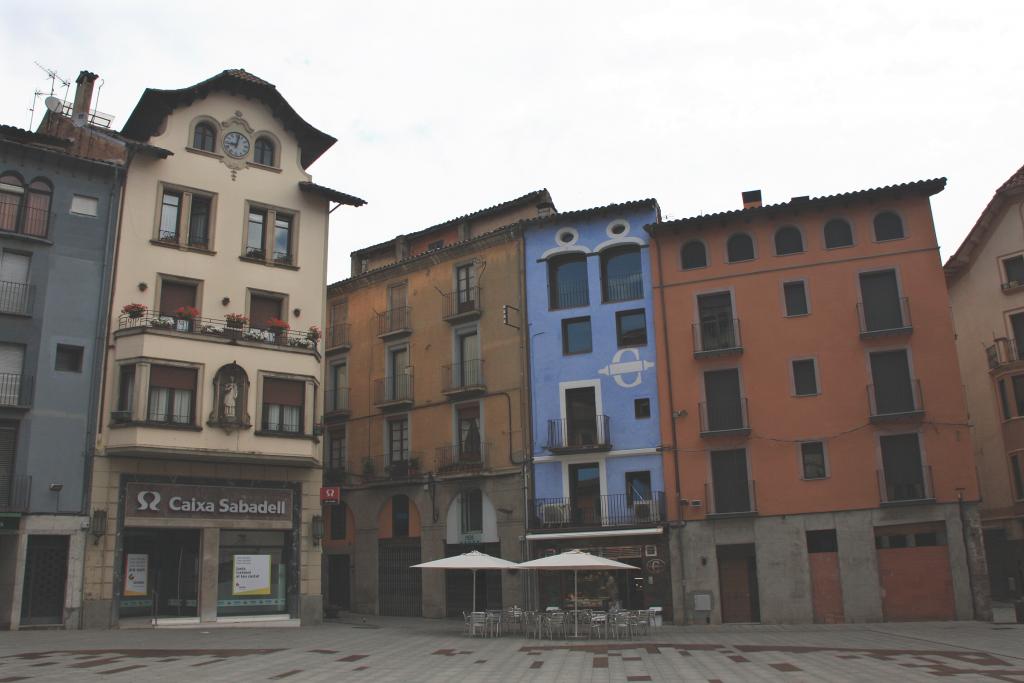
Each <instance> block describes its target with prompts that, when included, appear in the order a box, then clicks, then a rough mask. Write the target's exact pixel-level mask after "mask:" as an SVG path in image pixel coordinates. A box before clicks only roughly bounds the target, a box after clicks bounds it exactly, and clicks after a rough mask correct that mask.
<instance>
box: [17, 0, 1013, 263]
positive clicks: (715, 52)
mask: <svg viewBox="0 0 1024 683" xmlns="http://www.w3.org/2000/svg"><path fill="white" fill-rule="evenodd" d="M1022 20H1024V3H1021V2H1019V0H1018V1H1013V2H1011V1H1006V2H1002V1H995V0H993V1H989V0H975V1H974V2H963V1H962V0H960V1H957V2H948V1H946V0H931V1H928V2H923V1H922V2H918V1H916V0H899V1H898V2H894V1H893V0H885V1H882V2H874V1H868V0H863V1H858V2H843V3H839V2H821V1H820V0H807V1H802V0H770V1H767V0H759V1H750V2H747V1H740V0H717V1H710V2H702V1H697V0H687V1H683V0H679V1H677V2H653V1H652V2H646V1H642V0H637V1H635V2H628V3H627V2H622V1H621V0H616V1H612V2H608V1H605V0H590V1H587V2H563V1H559V0H547V1H546V2H534V1H532V0H517V1H516V2H488V1H486V0H484V1H481V0H477V1H476V2H463V1H461V0H460V1H454V0H452V1H449V0H435V1H434V2H421V1H419V2H404V1H398V0H395V1H389V2H366V1H365V0H364V1H362V2H349V1H348V0H341V1H337V2H332V3H323V4H320V3H316V2H308V1H307V2H294V1H293V2H289V3H281V2H275V3H264V2H249V3H210V2H202V3H200V2H191V1H189V0H178V1H177V2H174V3H148V2H145V3H143V2H134V1H133V2H102V1H100V0H95V1H94V2H90V3H82V2H62V1H60V0H50V1H49V2H47V3H45V5H44V4H43V3H28V2H19V3H13V2H11V3H8V2H3V3H0V56H2V57H3V63H4V65H5V68H4V75H3V79H2V80H0V83H3V87H4V90H5V91H6V95H5V96H4V97H3V98H0V122H2V123H6V124H10V125H17V126H20V127H28V125H29V116H30V113H29V111H28V110H29V107H31V106H32V102H33V92H34V91H35V90H43V91H44V94H49V90H50V81H49V79H48V77H47V76H46V74H45V73H44V72H43V71H42V70H40V69H39V68H38V67H37V66H36V65H35V64H34V62H39V63H40V64H42V65H44V66H45V67H48V68H51V69H54V70H56V71H57V72H58V73H59V74H61V75H62V76H64V77H65V78H69V79H70V80H72V81H73V80H74V78H75V77H76V76H77V74H78V72H79V71H80V70H82V69H88V70H90V71H94V72H96V73H98V74H99V75H100V77H101V78H102V79H103V87H102V89H101V90H100V92H99V102H98V103H96V102H94V105H95V106H97V108H98V109H100V110H101V111H104V112H107V113H111V114H114V115H115V117H116V118H115V122H114V127H115V128H119V126H120V124H123V123H124V121H125V120H126V119H127V118H128V115H129V114H130V113H131V110H132V109H133V108H134V106H135V103H136V102H137V101H138V99H139V97H140V95H141V94H142V91H143V90H144V89H145V88H146V87H154V88H180V87H185V86H188V85H191V84H194V83H197V82H199V81H201V80H204V79H206V78H208V77H210V76H212V75H214V74H216V73H218V72H220V71H221V70H223V69H227V68H244V69H246V70H248V71H250V72H252V73H254V74H256V75H258V76H260V77H261V78H264V79H266V80H268V81H270V82H272V83H274V84H275V85H276V86H277V88H278V90H280V91H281V93H282V94H283V95H284V96H285V98H286V99H288V101H289V102H290V103H291V105H292V106H293V107H294V108H295V109H296V111H298V112H299V113H300V114H301V115H302V116H303V117H304V118H305V119H306V120H307V121H309V122H310V123H311V124H313V125H314V126H316V127H317V128H320V129H321V130H324V131H326V132H328V133H330V134H331V135H333V136H334V137H336V138H338V143H337V144H336V145H335V146H334V147H333V148H331V149H330V150H329V151H328V152H327V153H326V154H325V155H324V156H323V157H321V159H320V160H318V161H317V162H316V163H315V164H313V166H311V167H310V169H309V171H310V172H311V173H312V174H313V177H314V180H315V181H316V182H318V183H320V184H323V185H327V186H329V187H333V188H336V189H339V190H342V191H344V192H348V193H350V194H354V195H356V196H359V197H362V198H363V199H366V200H367V202H368V204H367V205H366V206H363V207H361V208H358V209H352V208H348V207H342V208H340V209H339V210H338V211H335V212H334V214H332V217H331V239H330V253H329V258H328V281H335V280H338V279H342V278H344V277H346V276H347V275H348V271H349V258H348V254H349V252H351V251H353V250H355V249H359V248H361V247H364V246H367V245H370V244H374V243H377V242H381V241H384V240H387V239H390V238H391V237H393V236H395V235H398V234H402V233H407V232H412V231H415V230H419V229H422V228H425V227H429V226H431V225H435V224H437V223H440V222H443V221H445V220H447V219H449V218H454V217H456V216H459V215H462V214H465V213H470V212H472V211H475V210H477V209H480V208H484V207H486V206H491V205H493V204H496V203H499V202H502V201H505V200H507V199H511V198H513V197H517V196H520V195H522V194H525V193H527V192H530V191H532V190H535V189H540V188H543V187H546V188H548V189H549V190H550V191H551V193H552V195H553V198H554V201H555V205H556V206H557V207H558V209H559V210H560V211H567V210H575V209H582V208H587V207H591V206H600V205H604V204H608V203H612V202H621V201H629V200H632V199H640V198H646V197H654V198H656V199H657V200H658V201H659V203H660V205H661V208H662V212H663V214H664V215H665V216H666V217H669V218H683V217H686V216H692V215H696V214H700V213H713V212H717V211H726V210H731V209H735V208H739V207H740V193H741V192H742V191H743V190H751V189H760V190H762V193H763V196H764V200H765V203H777V202H782V201H787V200H788V199H789V198H790V197H794V196H800V195H811V196H819V195H827V194H835V193H839V192H848V191H853V190H858V189H864V188H869V187H878V186H882V185H890V184H894V183H902V182H909V181H913V180H919V179H924V178H934V177H946V178H948V179H949V182H948V185H947V188H946V190H945V191H943V192H942V193H941V194H939V195H937V196H936V197H934V198H933V200H932V206H933V211H934V215H935V223H936V229H937V232H938V236H939V243H940V246H941V250H942V258H943V260H945V259H946V258H948V257H949V255H950V254H952V253H953V251H954V250H955V249H956V247H957V246H958V245H959V243H960V242H961V240H962V239H963V237H964V236H965V235H966V233H967V232H968V231H969V230H970V228H971V226H972V225H973V224H974V222H975V221H976V220H977V217H978V215H979V214H980V213H981V211H982V209H983V208H984V207H985V204H986V203H987V202H988V200H989V199H990V198H991V196H992V193H993V192H994V191H995V189H996V188H997V187H998V186H999V185H1000V184H1002V183H1003V182H1004V181H1005V180H1006V178H1008V177H1009V176H1010V175H1011V174H1012V173H1013V172H1014V171H1016V170H1017V169H1018V168H1019V167H1020V166H1021V165H1024V144H1022V143H1024V125H1022V121H1024V87H1021V66H1022V62H1024V51H1022V50H1021V49H1020V43H1021V41H1020V26H1021V24H1022ZM59 90H61V91H59V92H58V94H60V95H63V92H62V89H60V88H59ZM73 90H74V88H73V86H72V91H71V94H72V95H73ZM41 111H42V101H41V98H40V99H39V101H38V107H37V112H36V119H35V120H36V123H38V120H39V116H40V115H41V114H40V112H41Z"/></svg>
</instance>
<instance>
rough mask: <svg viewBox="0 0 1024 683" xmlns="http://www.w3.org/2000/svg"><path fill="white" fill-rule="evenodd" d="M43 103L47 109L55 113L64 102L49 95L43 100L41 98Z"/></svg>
mask: <svg viewBox="0 0 1024 683" xmlns="http://www.w3.org/2000/svg"><path fill="white" fill-rule="evenodd" d="M43 103H44V104H46V108H47V109H49V110H50V111H52V112H55V113H59V112H60V110H61V109H63V107H64V103H63V102H61V101H60V98H59V97H54V96H53V95H50V96H49V97H47V98H46V99H45V100H43Z"/></svg>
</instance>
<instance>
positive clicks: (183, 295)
mask: <svg viewBox="0 0 1024 683" xmlns="http://www.w3.org/2000/svg"><path fill="white" fill-rule="evenodd" d="M195 305H196V286H195V285H190V284H186V283H184V282H173V281H169V280H164V281H163V282H161V283H160V313H161V315H174V312H175V311H176V310H178V309H179V308H181V307H182V306H195Z"/></svg>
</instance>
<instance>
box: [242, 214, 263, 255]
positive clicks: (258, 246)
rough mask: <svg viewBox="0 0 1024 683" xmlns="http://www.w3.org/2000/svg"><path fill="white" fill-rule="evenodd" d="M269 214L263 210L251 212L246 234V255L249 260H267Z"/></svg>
mask: <svg viewBox="0 0 1024 683" xmlns="http://www.w3.org/2000/svg"><path fill="white" fill-rule="evenodd" d="M266 227H267V212H266V211H264V210H262V209H250V210H249V224H248V227H247V230H246V233H245V255H246V256H247V257H249V258H256V259H263V258H266V255H267V252H266V246H265V244H266Z"/></svg>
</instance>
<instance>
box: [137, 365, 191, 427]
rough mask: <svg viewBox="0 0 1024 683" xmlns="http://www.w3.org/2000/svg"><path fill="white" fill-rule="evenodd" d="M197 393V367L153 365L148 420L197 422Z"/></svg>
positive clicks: (150, 376) (188, 423) (181, 423)
mask: <svg viewBox="0 0 1024 683" xmlns="http://www.w3.org/2000/svg"><path fill="white" fill-rule="evenodd" d="M195 395H196V370H195V368H181V367H174V366H169V365H154V366H152V367H151V368H150V370H149V411H148V419H149V421H150V422H166V423H170V424H180V425H190V424H194V423H195Z"/></svg>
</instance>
